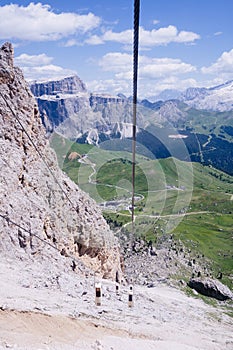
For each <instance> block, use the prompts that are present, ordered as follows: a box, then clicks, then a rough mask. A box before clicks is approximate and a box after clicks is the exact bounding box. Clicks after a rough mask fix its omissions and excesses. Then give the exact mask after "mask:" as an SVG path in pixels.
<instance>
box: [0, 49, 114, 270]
mask: <svg viewBox="0 0 233 350" xmlns="http://www.w3.org/2000/svg"><path fill="white" fill-rule="evenodd" d="M0 57H1V60H0V154H1V158H0V166H1V174H0V184H1V191H0V202H1V210H0V214H1V216H0V223H1V225H0V230H1V231H0V233H1V240H0V250H1V253H2V254H9V255H13V256H14V255H16V256H17V257H32V256H36V257H41V259H43V258H45V257H46V254H47V253H48V252H49V255H51V254H52V256H53V254H55V255H56V254H57V255H58V256H59V254H58V252H59V253H60V257H62V256H68V255H71V256H73V257H74V258H77V259H83V260H84V261H85V260H87V263H88V264H92V262H91V257H92V258H95V259H94V260H93V264H94V266H95V268H96V269H100V270H102V273H103V274H104V275H106V276H109V275H111V273H113V274H114V270H115V269H116V268H118V267H119V264H118V262H119V260H118V259H119V255H118V253H117V250H115V243H116V242H115V238H114V236H113V233H112V232H111V231H110V229H109V227H108V225H107V224H106V222H105V220H104V219H103V217H102V215H101V212H100V210H99V209H98V207H97V206H96V204H95V202H94V201H93V200H92V199H90V198H89V197H88V196H87V195H86V194H85V193H84V192H82V191H81V190H80V189H79V188H78V187H77V186H76V185H75V184H74V183H73V182H72V181H71V180H70V179H69V178H68V177H67V176H65V175H64V173H62V172H61V170H60V169H59V167H58V164H57V160H56V156H55V154H54V152H53V151H52V149H51V148H50V146H49V143H48V141H46V138H45V130H44V127H43V125H42V123H41V119H40V114H39V111H38V108H37V105H36V102H35V99H34V97H33V95H32V93H31V92H30V90H29V88H28V86H27V84H26V82H25V80H24V78H23V75H22V72H21V71H20V70H19V69H18V68H15V67H14V66H13V49H12V45H11V44H9V43H6V44H4V45H3V46H2V48H1V51H0ZM53 248H55V249H53ZM53 250H55V251H54V252H53ZM46 252H47V253H46ZM117 264H118V265H117Z"/></svg>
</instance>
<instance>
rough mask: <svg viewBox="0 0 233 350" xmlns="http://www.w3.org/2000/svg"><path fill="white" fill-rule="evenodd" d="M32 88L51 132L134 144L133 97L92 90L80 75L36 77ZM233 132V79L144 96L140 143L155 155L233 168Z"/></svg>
mask: <svg viewBox="0 0 233 350" xmlns="http://www.w3.org/2000/svg"><path fill="white" fill-rule="evenodd" d="M31 91H32V92H33V94H34V96H35V97H36V99H37V102H38V106H39V110H40V114H41V118H42V122H43V124H44V125H45V126H46V129H47V132H48V133H51V132H54V131H56V132H57V133H59V134H61V135H62V136H64V137H67V138H69V139H71V140H74V141H77V142H80V143H89V144H95V145H98V146H100V147H103V148H108V149H115V148H117V149H119V148H120V149H122V148H123V149H124V150H131V145H130V143H129V142H127V141H128V140H130V138H131V137H132V98H131V97H126V96H124V95H123V94H119V95H117V96H112V95H109V94H98V93H89V92H88V91H87V89H86V87H85V84H84V83H83V82H82V81H81V79H80V78H79V77H78V76H72V77H67V78H65V79H62V80H60V81H49V82H34V83H33V84H31ZM232 135H233V81H229V82H227V83H225V84H223V85H219V86H216V87H212V88H209V89H206V88H189V89H187V90H186V91H185V93H183V94H182V95H180V96H179V99H178V98H176V99H170V100H166V101H163V100H158V101H156V102H150V101H148V100H139V101H138V109H137V140H138V146H137V148H138V152H140V153H143V154H145V153H146V155H147V156H148V155H149V156H150V157H152V158H153V157H155V158H166V157H169V156H175V157H177V158H178V159H181V160H187V161H189V160H191V161H197V162H201V163H202V164H205V165H210V166H214V167H216V168H218V169H220V170H223V171H225V172H227V173H229V174H233V165H232V159H233V149H232ZM116 140H120V141H121V142H120V143H119V142H116ZM107 141H111V142H107Z"/></svg>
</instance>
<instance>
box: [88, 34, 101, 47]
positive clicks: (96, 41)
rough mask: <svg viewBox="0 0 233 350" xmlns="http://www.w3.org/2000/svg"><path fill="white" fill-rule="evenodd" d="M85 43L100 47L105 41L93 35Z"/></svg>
mask: <svg viewBox="0 0 233 350" xmlns="http://www.w3.org/2000/svg"><path fill="white" fill-rule="evenodd" d="M85 43H86V44H89V45H100V44H104V40H103V39H102V38H101V37H99V36H98V35H92V36H91V37H90V38H88V39H86V40H85Z"/></svg>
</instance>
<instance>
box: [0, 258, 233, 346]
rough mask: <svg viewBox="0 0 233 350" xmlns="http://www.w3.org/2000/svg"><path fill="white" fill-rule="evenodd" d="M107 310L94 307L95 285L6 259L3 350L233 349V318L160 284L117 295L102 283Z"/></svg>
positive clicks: (1, 293)
mask: <svg viewBox="0 0 233 350" xmlns="http://www.w3.org/2000/svg"><path fill="white" fill-rule="evenodd" d="M102 286H103V297H102V305H101V306H96V305H95V303H94V279H93V277H92V276H89V277H85V276H80V275H78V274H76V273H74V272H72V270H71V269H69V266H64V268H63V271H61V270H60V269H59V266H54V265H53V266H52V264H51V262H50V261H49V260H46V261H43V262H42V263H41V262H39V261H35V260H24V259H22V260H18V261H17V263H16V262H15V260H13V259H11V258H6V257H3V256H1V258H0V349H1V350H2V349H6V348H12V349H17V350H23V349H28V350H29V349H32V350H34V349H38V350H39V349H54V350H55V349H56V350H65V349H67V350H71V349H72V350H73V349H76V350H77V349H80V350H89V349H90V350H123V349H127V350H131V349H132V350H135V349H143V350H147V349H148V350H149V349H158V350H165V349H166V350H168V349H169V350H170V349H172V350H176V349H177V350H178V349H179V350H197V349H201V350H228V349H229V350H230V349H233V334H232V326H233V319H232V318H230V317H229V316H227V315H226V313H225V312H223V309H222V307H221V305H219V307H217V308H214V307H212V306H210V305H207V304H205V303H204V302H203V301H202V300H200V299H196V298H193V297H188V296H187V295H185V294H184V293H183V292H181V291H180V290H178V289H175V288H172V287H168V286H166V285H163V284H159V283H157V284H156V285H155V287H153V288H147V287H143V286H134V297H133V298H134V307H133V308H129V307H128V304H127V300H128V288H127V287H126V286H122V287H121V290H120V295H119V296H117V295H116V294H115V286H114V284H113V283H112V282H111V281H102Z"/></svg>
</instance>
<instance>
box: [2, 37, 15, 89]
mask: <svg viewBox="0 0 233 350" xmlns="http://www.w3.org/2000/svg"><path fill="white" fill-rule="evenodd" d="M13 56H14V49H13V46H12V44H11V43H8V42H6V43H5V44H4V45H2V47H1V51H0V83H7V82H10V81H11V80H12V79H13V78H14V74H13Z"/></svg>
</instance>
